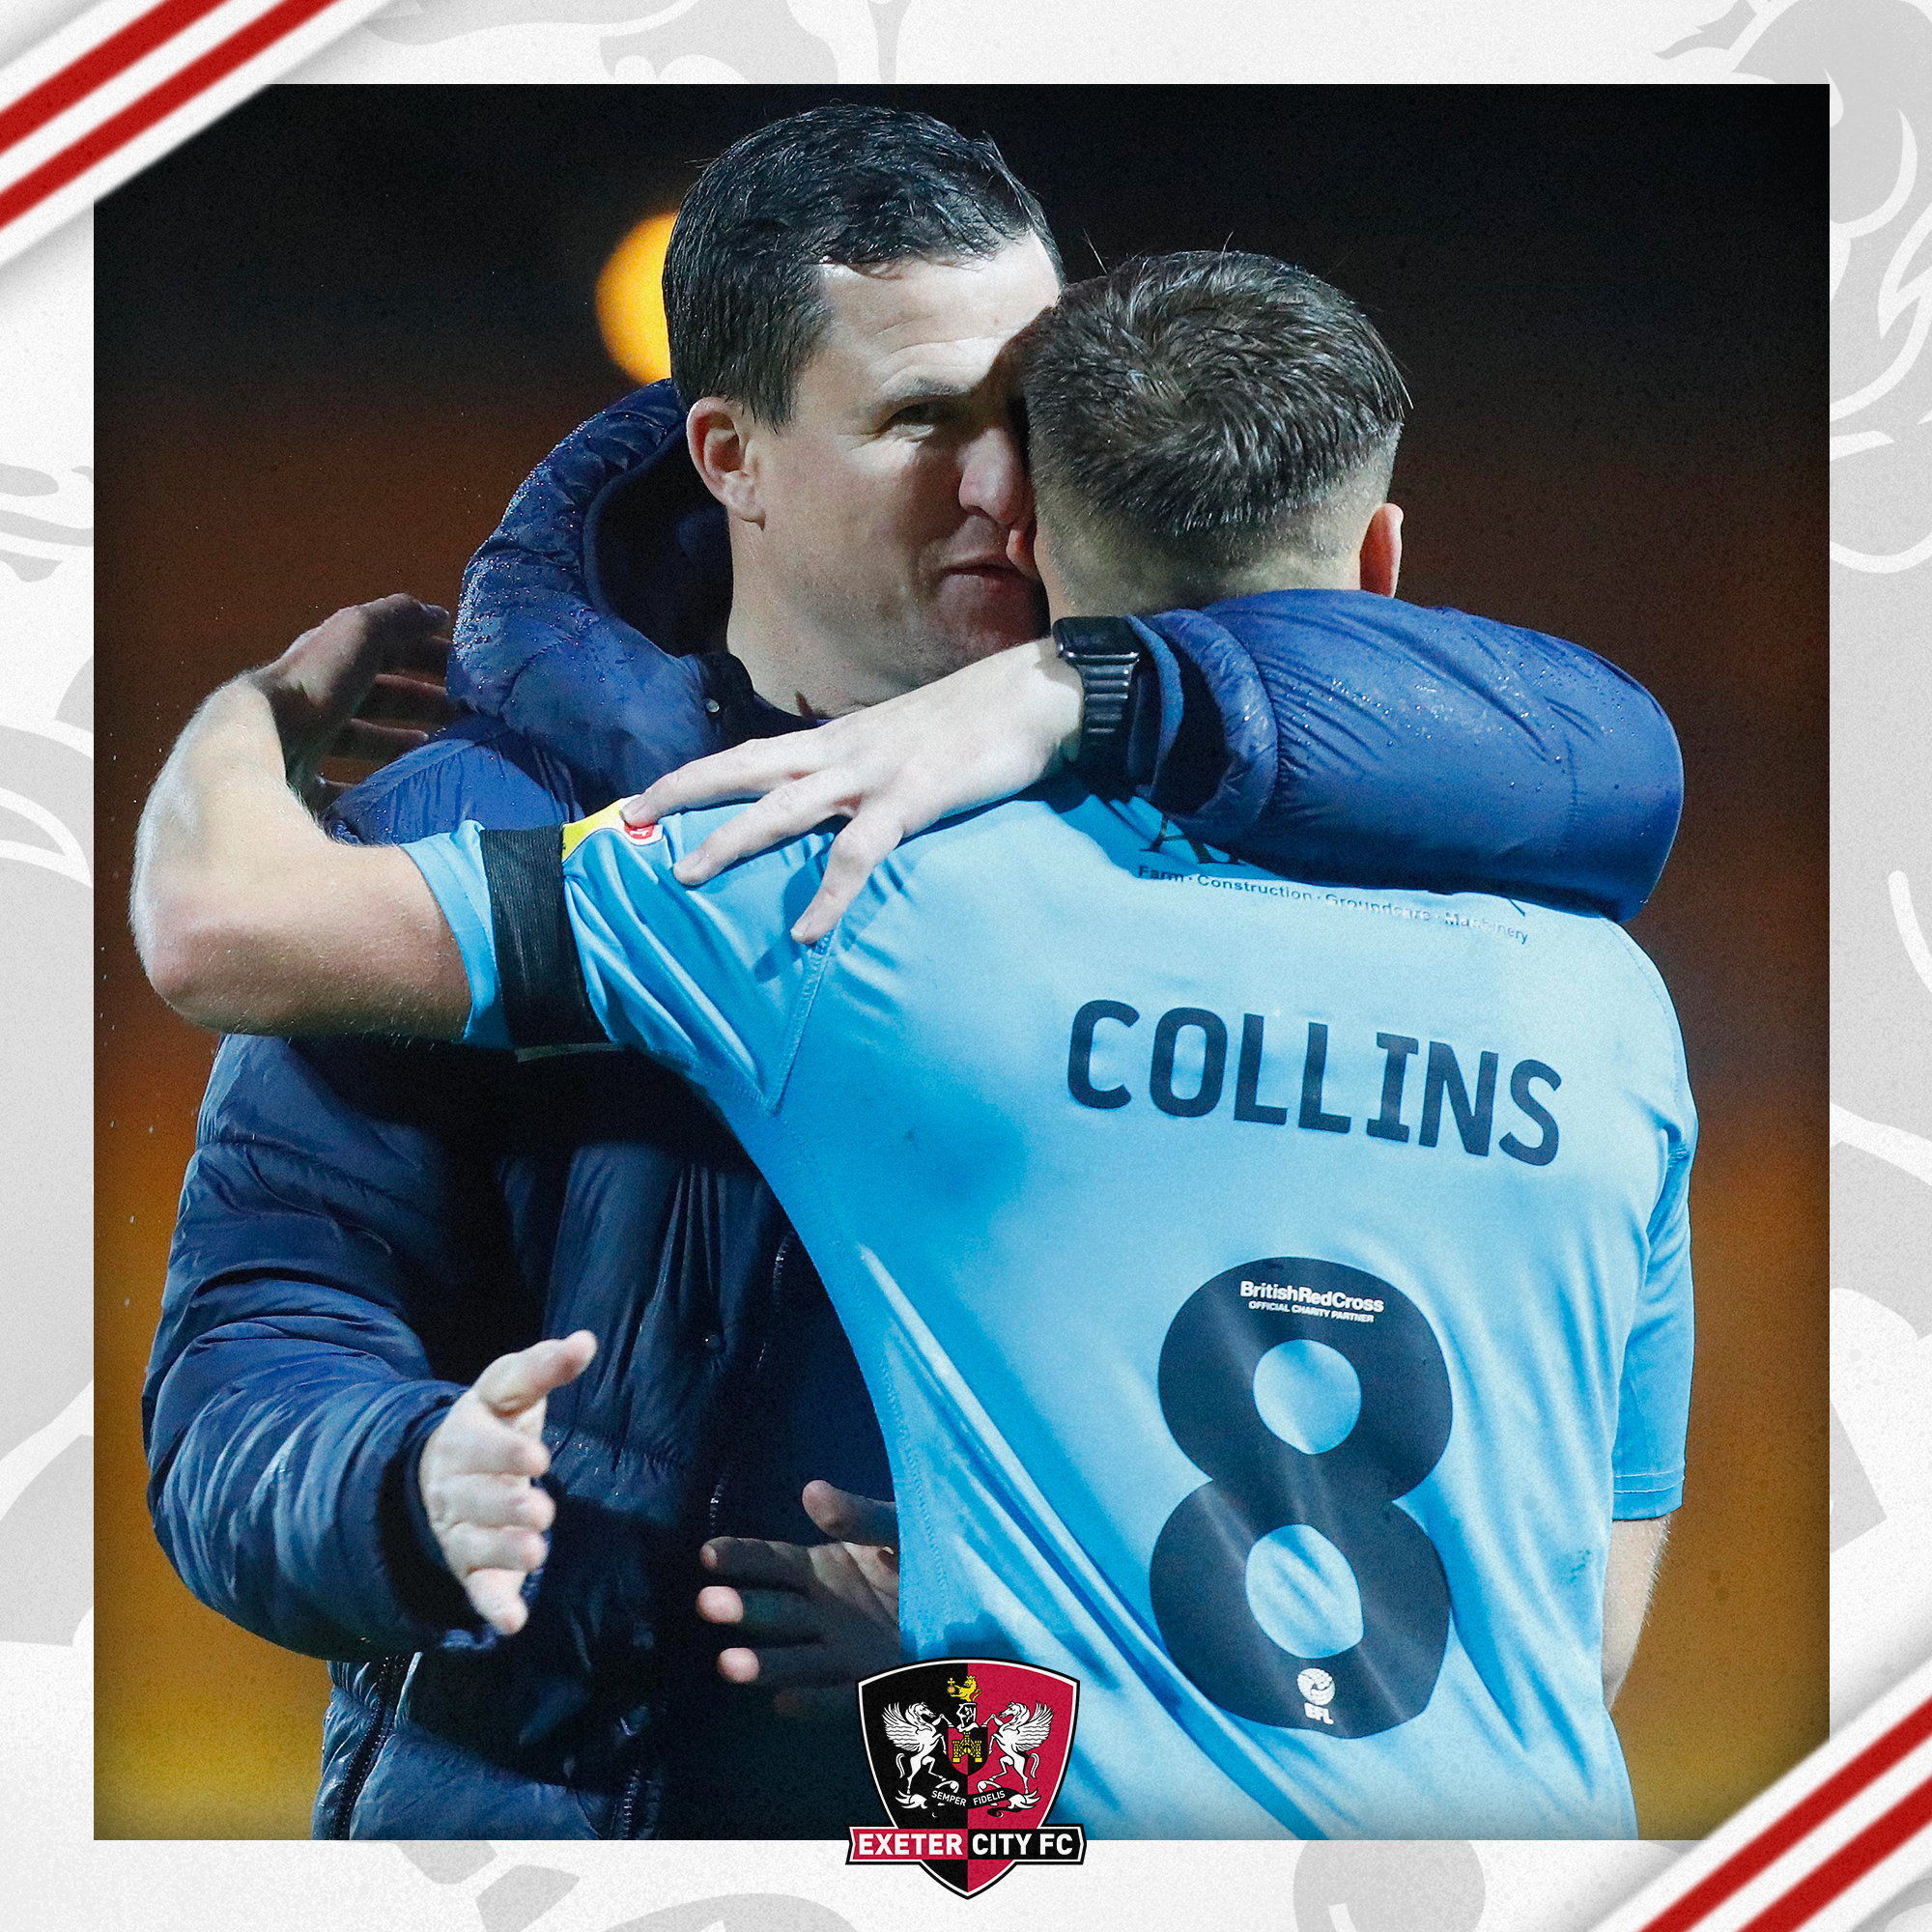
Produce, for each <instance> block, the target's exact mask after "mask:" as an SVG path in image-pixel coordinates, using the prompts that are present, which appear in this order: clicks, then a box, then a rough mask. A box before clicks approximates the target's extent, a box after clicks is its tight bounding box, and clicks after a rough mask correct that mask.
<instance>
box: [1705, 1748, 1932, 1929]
mask: <svg viewBox="0 0 1932 1932" xmlns="http://www.w3.org/2000/svg"><path fill="white" fill-rule="evenodd" d="M1928 1824H1932V1778H1927V1779H1926V1781H1925V1782H1924V1783H1923V1784H1921V1785H1920V1786H1919V1787H1918V1790H1916V1791H1913V1792H1909V1793H1908V1794H1907V1795H1906V1796H1905V1797H1904V1798H1901V1799H1900V1800H1899V1801H1898V1803H1897V1804H1894V1805H1893V1806H1892V1807H1891V1809H1890V1810H1889V1811H1888V1812H1887V1813H1886V1814H1885V1816H1884V1817H1882V1818H1879V1819H1876V1820H1874V1821H1873V1822H1872V1823H1871V1824H1869V1825H1867V1826H1866V1827H1865V1829H1864V1830H1863V1831H1862V1832H1861V1833H1859V1835H1858V1836H1857V1837H1856V1838H1853V1839H1852V1840H1851V1841H1850V1842H1849V1843H1847V1844H1843V1845H1840V1846H1839V1847H1838V1849H1837V1850H1836V1851H1835V1852H1833V1854H1832V1856H1831V1857H1830V1858H1829V1859H1827V1860H1826V1861H1825V1862H1824V1863H1823V1864H1822V1865H1820V1866H1819V1867H1818V1869H1817V1870H1816V1871H1814V1872H1808V1873H1807V1874H1806V1875H1805V1876H1804V1878H1803V1879H1801V1880H1800V1881H1799V1883H1798V1884H1796V1885H1794V1886H1793V1887H1792V1888H1791V1889H1790V1890H1789V1891H1787V1892H1786V1893H1785V1894H1784V1896H1783V1897H1782V1898H1780V1899H1778V1900H1777V1901H1776V1903H1775V1904H1772V1905H1769V1906H1767V1907H1766V1908H1765V1910H1764V1911H1762V1912H1760V1913H1759V1914H1758V1916H1757V1917H1756V1918H1753V1919H1752V1920H1751V1921H1750V1923H1749V1924H1748V1925H1746V1926H1744V1927H1742V1928H1741V1932H1794V1928H1795V1927H1797V1926H1800V1925H1803V1924H1804V1923H1806V1922H1807V1921H1808V1920H1809V1919H1810V1918H1813V1917H1814V1916H1815V1915H1816V1914H1818V1913H1820V1912H1822V1911H1824V1909H1825V1908H1826V1906H1828V1905H1830V1904H1831V1902H1832V1901H1833V1899H1834V1898H1836V1897H1837V1896H1838V1894H1839V1893H1840V1892H1843V1891H1849V1890H1850V1889H1852V1887H1853V1886H1854V1885H1856V1884H1857V1883H1858V1882H1859V1880H1860V1879H1861V1878H1863V1877H1864V1875H1865V1874H1866V1873H1867V1872H1868V1871H1870V1870H1872V1869H1873V1867H1874V1866H1876V1865H1879V1864H1882V1863H1883V1862H1884V1861H1886V1860H1887V1859H1889V1857H1890V1856H1891V1855H1892V1853H1893V1852H1895V1851H1897V1849H1898V1848H1899V1846H1900V1845H1902V1844H1904V1843H1905V1841H1906V1840H1907V1839H1908V1838H1914V1837H1917V1836H1918V1833H1920V1832H1922V1831H1923V1830H1924V1829H1925V1827H1926V1826H1927V1825H1928Z"/></svg>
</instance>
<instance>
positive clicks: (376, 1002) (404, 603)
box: [131, 597, 469, 1037]
mask: <svg viewBox="0 0 1932 1932" xmlns="http://www.w3.org/2000/svg"><path fill="white" fill-rule="evenodd" d="M443 616H444V613H443V612H441V611H438V610H437V609H436V608H435V607H433V606H426V605H421V604H418V603H416V602H415V600H414V599H412V598H407V597H391V598H384V599H382V600H381V601H380V602H378V603H375V604H364V605H358V606H355V607H353V608H351V609H349V610H346V611H337V612H336V613H335V615H334V616H332V617H330V618H328V619H327V621H326V622H325V623H323V624H321V625H319V626H317V628H316V629H315V630H313V631H310V632H307V633H305V634H304V635H303V636H302V637H301V638H298V639H297V640H296V642H295V643H294V644H293V645H292V646H291V647H290V648H289V649H288V650H287V651H285V652H284V653H283V654H282V656H281V657H279V658H278V659H276V660H275V662H274V663H273V664H271V665H268V666H265V667H263V668H261V669H259V670H255V671H250V672H248V673H246V674H244V675H243V676H241V677H240V678H237V679H235V680H234V681H233V682H232V683H230V684H227V685H224V686H223V687H222V688H221V689H220V690H219V691H217V692H216V693H215V694H214V695H213V696H212V697H211V698H209V700H208V701H207V702H206V703H205V704H204V705H203V706H202V707H201V709H200V710H199V711H198V712H197V713H196V714H195V716H194V718H193V719H192V720H191V721H190V722H189V724H188V726H187V728H186V729H185V731H184V732H183V733H182V736H181V738H180V739H179V741H178V742H177V743H176V746H175V749H174V751H173V753H171V754H170V756H169V758H168V762H167V764H166V766H165V767H164V768H163V769H162V772H161V775H160V777H159V779H158V780H157V781H156V785H155V789H154V791H153V793H152V794H151V796H150V798H149V801H148V805H147V808H146V810H144V811H143V813H142V818H141V826H140V831H139V833H138V835H137V837H136V842H135V860H134V887H133V895H132V905H131V916H132V921H133V926H134V937H135V943H136V945H137V947H138V948H139V950H140V953H141V961H142V964H143V966H144V967H145V968H146V969H147V972H148V977H149V979H150V980H152V981H153V983H154V985H155V988H156V991H157V992H159V993H160V995H161V997H162V998H163V999H165V1000H166V1001H167V1002H168V1004H169V1005H170V1006H172V1007H173V1008H175V1009H176V1010H177V1011H178V1012H180V1013H182V1014H183V1015H184V1017H185V1018H187V1019H190V1020H193V1021H194V1022H195V1023H196V1024H198V1025H201V1026H206V1027H210V1028H213V1029H215V1030H218V1031H222V1032H229V1033H308V1034H320V1033H358V1032H394V1033H408V1034H419V1035H426V1036H431V1037H456V1036H458V1035H460V1034H461V1032H462V1031H463V1026H464V1022H465V1020H466V1018H467V1016H468V1014H469V981H468V977H467V974H466V972H465V969H464V964H463V958H462V954H461V952H460V951H459V950H458V946H457V942H456V939H455V937H454V936H453V934H452V933H451V931H450V929H449V927H448V925H447V923H445V921H444V920H443V918H442V915H441V913H440V911H439V910H438V907H437V902H436V899H435V897H434V896H433V895H432V894H431V892H430V890H429V888H428V886H427V885H426V884H425V883H424V881H423V878H422V875H421V873H420V871H419V870H418V869H417V867H415V866H414V865H413V864H412V862H411V860H410V859H409V858H408V857H407V856H406V855H405V854H404V853H403V852H402V851H400V850H398V849H396V848H393V847H382V846H372V847H359V846H354V845H349V844H346V843H343V842H342V841H340V840H336V839H331V838H328V836H327V834H326V833H325V832H324V831H323V830H322V828H321V827H320V826H319V825H318V824H317V823H316V821H315V819H314V818H313V817H312V816H311V815H310V813H309V811H308V810H307V808H306V807H305V806H304V804H303V803H302V800H301V798H300V797H298V794H297V789H296V788H297V787H303V788H307V787H309V786H310V785H311V784H312V783H313V781H314V779H315V774H316V771H317V768H318V767H319V766H320V764H321V762H322V760H323V758H324V757H325V756H328V755H331V754H333V753H343V752H349V753H352V754H353V752H354V750H355V745H356V742H357V739H356V734H357V733H358V732H360V733H364V734H367V733H384V734H385V735H390V734H388V732H387V727H384V726H380V725H365V724H362V723H361V722H360V721H358V720H357V719H356V718H355V712H356V711H357V709H358V708H359V707H360V706H361V705H362V703H363V701H364V700H365V698H367V697H368V696H369V695H370V694H371V693H372V691H374V690H375V689H376V688H377V686H378V684H379V682H381V681H382V680H384V679H385V678H388V677H390V676H392V674H393V673H394V671H395V670H396V669H398V668H405V667H409V666H411V665H412V664H413V663H415V662H417V661H418V660H419V659H420V658H421V657H422V655H423V654H424V653H425V652H426V651H428V650H432V649H434V648H435V645H434V636H435V633H436V631H437V630H438V628H439V627H440V624H441V622H442V621H443ZM368 742H369V744H370V747H371V749H374V741H373V740H370V741H368ZM390 749H393V744H391V747H390Z"/></svg>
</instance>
